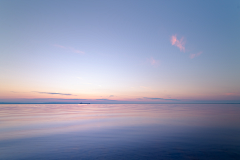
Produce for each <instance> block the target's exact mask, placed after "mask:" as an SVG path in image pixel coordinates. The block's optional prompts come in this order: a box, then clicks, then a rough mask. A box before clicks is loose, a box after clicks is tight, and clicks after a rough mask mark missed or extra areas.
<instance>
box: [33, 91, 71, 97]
mask: <svg viewBox="0 0 240 160" xmlns="http://www.w3.org/2000/svg"><path fill="white" fill-rule="evenodd" d="M33 92H36V93H40V94H58V95H63V96H75V95H73V94H70V93H58V92H37V91H33Z"/></svg>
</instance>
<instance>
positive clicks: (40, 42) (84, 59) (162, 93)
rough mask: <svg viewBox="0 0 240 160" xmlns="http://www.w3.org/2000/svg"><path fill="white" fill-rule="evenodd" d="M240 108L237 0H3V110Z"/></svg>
mask: <svg viewBox="0 0 240 160" xmlns="http://www.w3.org/2000/svg"><path fill="white" fill-rule="evenodd" d="M80 102H83V103H84V102H88V103H240V1H238V0H230V1H227V0H224V1H223V0H219V1H216V0H206V1H205V0H201V1H192V0H182V1H178V0H166V1H160V0H159V1H157V0H101V1H99V0H96V1H95V0H86V1H85V0H78V1H75V0H51V1H49V0H41V1H40V0H39V1H32V0H21V1H19V0H11V1H9V0H1V1H0V103H80Z"/></svg>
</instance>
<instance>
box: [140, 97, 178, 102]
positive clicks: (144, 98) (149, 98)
mask: <svg viewBox="0 0 240 160" xmlns="http://www.w3.org/2000/svg"><path fill="white" fill-rule="evenodd" d="M143 98H144V99H150V100H168V101H180V100H179V99H165V98H149V97H143Z"/></svg>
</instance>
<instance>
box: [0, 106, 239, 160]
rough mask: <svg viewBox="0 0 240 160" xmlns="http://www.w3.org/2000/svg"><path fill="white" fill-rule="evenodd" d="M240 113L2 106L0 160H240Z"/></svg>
mask: <svg viewBox="0 0 240 160" xmlns="http://www.w3.org/2000/svg"><path fill="white" fill-rule="evenodd" d="M239 115H240V105H239V104H235V105H234V104H90V105H83V104H81V105H80V104H79V105H78V104H39V105H36V104H19V105H16V104H14V105H13V104H8V105H5V104H4V105H0V132H1V134H0V144H1V145H0V158H1V156H2V158H4V159H8V158H9V159H21V158H22V159H27V158H29V159H32V158H38V159H46V158H47V159H59V158H60V159H64V158H66V159H71V158H69V156H70V157H72V159H79V158H81V159H84V158H86V159H96V158H100V159H106V158H107V159H129V158H130V159H134V158H135V159H141V158H142V159H148V158H150V159H156V158H161V157H162V158H163V159H168V158H170V159H172V158H178V159H181V158H182V159H191V158H193V157H195V158H200V159H201V158H204V157H205V158H206V157H208V158H209V157H211V156H212V155H214V156H212V158H211V159H214V158H216V159H217V158H218V159H219V158H220V159H221V158H224V157H225V158H226V156H232V158H233V159H234V158H240V155H239V153H240V145H239V144H240V125H239V124H240V116H239ZM16 150H17V151H18V152H17V153H16V154H15V155H13V154H11V152H13V151H14V152H16ZM223 150H224V153H222V152H223ZM210 151H211V153H210ZM43 153H44V155H43ZM90 153H91V154H90ZM205 154H208V156H206V155H205ZM133 155H134V156H133ZM204 155H205V156H204ZM122 156H123V157H122ZM230 158H231V157H230ZM227 159H229V157H228V158H227Z"/></svg>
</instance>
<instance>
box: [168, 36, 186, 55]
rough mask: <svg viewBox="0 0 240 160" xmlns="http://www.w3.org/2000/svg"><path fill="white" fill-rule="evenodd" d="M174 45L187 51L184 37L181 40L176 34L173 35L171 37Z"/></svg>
mask: <svg viewBox="0 0 240 160" xmlns="http://www.w3.org/2000/svg"><path fill="white" fill-rule="evenodd" d="M171 42H172V45H174V46H176V47H178V48H179V49H180V51H183V52H185V43H186V42H185V40H184V37H182V38H181V39H180V40H178V39H177V36H176V35H173V36H172V38H171Z"/></svg>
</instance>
